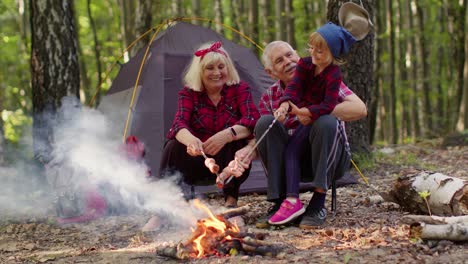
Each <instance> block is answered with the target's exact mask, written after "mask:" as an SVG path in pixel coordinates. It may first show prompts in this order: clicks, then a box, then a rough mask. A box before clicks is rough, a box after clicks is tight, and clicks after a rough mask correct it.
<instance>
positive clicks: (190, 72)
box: [184, 43, 240, 92]
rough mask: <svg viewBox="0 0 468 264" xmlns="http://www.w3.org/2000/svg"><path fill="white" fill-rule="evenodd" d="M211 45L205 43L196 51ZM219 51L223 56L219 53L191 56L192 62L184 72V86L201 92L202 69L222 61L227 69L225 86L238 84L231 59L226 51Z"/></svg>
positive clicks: (237, 75)
mask: <svg viewBox="0 0 468 264" xmlns="http://www.w3.org/2000/svg"><path fill="white" fill-rule="evenodd" d="M211 44H213V43H205V44H203V45H201V46H200V47H199V48H198V49H197V50H201V49H206V48H209V47H210V46H211ZM219 50H221V51H223V52H224V53H225V54H226V56H224V54H221V53H219V52H214V51H212V52H208V53H206V54H205V56H203V59H201V58H202V57H197V56H195V55H194V56H193V58H192V61H191V62H190V64H189V65H188V67H187V68H186V70H185V74H184V84H185V85H186V86H187V87H189V88H190V89H192V90H194V91H198V92H200V91H203V83H202V78H201V77H202V73H203V69H205V67H206V66H207V65H209V64H211V63H214V62H218V61H222V62H224V64H225V65H226V69H227V75H228V76H227V81H226V84H227V85H233V84H238V83H239V82H240V78H239V73H238V72H237V70H236V67H234V63H233V62H232V60H231V57H230V56H229V54H228V53H227V51H226V50H225V49H224V48H223V47H221V48H219Z"/></svg>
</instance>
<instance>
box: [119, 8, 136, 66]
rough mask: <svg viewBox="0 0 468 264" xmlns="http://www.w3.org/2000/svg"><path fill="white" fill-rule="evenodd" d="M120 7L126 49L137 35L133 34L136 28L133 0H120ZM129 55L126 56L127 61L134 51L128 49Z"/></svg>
mask: <svg viewBox="0 0 468 264" xmlns="http://www.w3.org/2000/svg"><path fill="white" fill-rule="evenodd" d="M119 7H120V13H121V18H120V30H121V33H122V35H123V38H122V40H123V45H124V49H126V48H127V47H128V46H130V44H131V43H132V42H133V40H134V39H135V35H134V34H133V32H135V31H134V29H133V28H132V25H133V23H132V22H133V21H134V20H133V17H132V14H133V11H134V9H133V1H126V0H119ZM127 53H128V54H127V56H126V58H125V61H127V60H128V59H129V58H131V57H132V56H133V54H132V51H131V50H128V52H127Z"/></svg>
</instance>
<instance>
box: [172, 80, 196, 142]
mask: <svg viewBox="0 0 468 264" xmlns="http://www.w3.org/2000/svg"><path fill="white" fill-rule="evenodd" d="M194 96H197V95H196V94H195V93H194V92H193V91H192V90H190V89H189V88H187V87H184V88H183V89H182V90H180V91H179V96H178V99H177V112H176V114H175V117H174V121H173V122H172V127H171V129H169V132H168V133H167V138H168V139H174V138H175V136H176V134H177V133H178V132H179V131H180V130H181V129H183V128H186V129H188V130H189V131H190V133H192V134H193V131H192V129H191V128H190V125H189V124H190V117H191V115H192V111H193V97H194Z"/></svg>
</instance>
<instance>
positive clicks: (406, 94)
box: [398, 0, 414, 141]
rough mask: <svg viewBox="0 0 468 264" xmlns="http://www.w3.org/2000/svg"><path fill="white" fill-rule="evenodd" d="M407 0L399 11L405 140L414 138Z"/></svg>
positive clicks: (402, 3) (399, 46)
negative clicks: (411, 113)
mask: <svg viewBox="0 0 468 264" xmlns="http://www.w3.org/2000/svg"><path fill="white" fill-rule="evenodd" d="M405 2H406V1H402V0H399V1H398V11H399V18H400V19H399V21H398V24H399V32H400V33H399V36H398V40H399V41H398V48H399V53H400V54H399V56H398V58H399V60H398V61H399V68H400V76H401V78H400V79H401V81H400V85H399V87H400V89H402V90H400V96H399V97H400V99H401V107H402V110H403V114H402V122H401V124H402V129H401V135H402V136H401V139H402V140H403V141H404V140H405V138H413V137H414V135H412V131H411V116H410V102H411V101H410V99H411V90H410V89H409V88H410V86H409V80H408V72H409V69H408V67H407V66H406V65H407V61H406V58H407V49H406V47H407V43H408V37H406V34H405V33H404V32H405V30H406V29H407V28H408V23H407V21H406V19H407V17H408V10H406V7H405V6H404V4H405Z"/></svg>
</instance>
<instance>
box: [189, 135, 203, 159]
mask: <svg viewBox="0 0 468 264" xmlns="http://www.w3.org/2000/svg"><path fill="white" fill-rule="evenodd" d="M202 150H203V144H202V142H201V140H200V139H198V138H196V137H193V139H192V140H191V141H190V142H189V144H187V153H188V154H189V155H190V156H193V157H195V156H200V155H201V154H202V153H201V152H202Z"/></svg>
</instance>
